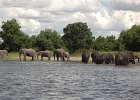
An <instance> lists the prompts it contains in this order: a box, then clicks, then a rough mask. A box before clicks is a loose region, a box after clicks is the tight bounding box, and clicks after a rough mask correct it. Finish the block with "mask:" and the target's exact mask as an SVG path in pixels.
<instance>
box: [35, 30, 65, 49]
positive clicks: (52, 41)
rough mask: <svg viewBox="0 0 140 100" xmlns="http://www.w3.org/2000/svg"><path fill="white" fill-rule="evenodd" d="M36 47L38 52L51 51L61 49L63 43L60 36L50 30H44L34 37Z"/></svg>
mask: <svg viewBox="0 0 140 100" xmlns="http://www.w3.org/2000/svg"><path fill="white" fill-rule="evenodd" d="M36 46H37V47H38V48H39V50H46V49H48V50H53V49H57V48H61V46H63V41H62V39H61V36H60V35H59V34H58V33H57V32H56V31H53V30H51V29H45V30H44V31H41V32H40V34H39V35H37V37H36Z"/></svg>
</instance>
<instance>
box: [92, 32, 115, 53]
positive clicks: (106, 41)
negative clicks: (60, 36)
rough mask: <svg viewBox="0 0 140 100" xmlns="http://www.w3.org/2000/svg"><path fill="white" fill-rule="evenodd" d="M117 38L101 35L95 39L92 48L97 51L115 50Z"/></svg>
mask: <svg viewBox="0 0 140 100" xmlns="http://www.w3.org/2000/svg"><path fill="white" fill-rule="evenodd" d="M116 43H117V40H116V39H115V36H113V35H111V36H107V37H106V38H105V37H103V36H99V37H97V38H96V39H95V42H94V47H93V49H95V50H97V51H115V50H116Z"/></svg>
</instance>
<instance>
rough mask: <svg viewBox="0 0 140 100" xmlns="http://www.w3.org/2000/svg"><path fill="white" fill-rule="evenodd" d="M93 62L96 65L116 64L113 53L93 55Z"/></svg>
mask: <svg viewBox="0 0 140 100" xmlns="http://www.w3.org/2000/svg"><path fill="white" fill-rule="evenodd" d="M91 58H92V62H94V63H96V64H103V63H105V64H109V63H114V56H113V55H112V54H111V53H103V54H99V53H98V52H97V51H94V52H92V53H91Z"/></svg>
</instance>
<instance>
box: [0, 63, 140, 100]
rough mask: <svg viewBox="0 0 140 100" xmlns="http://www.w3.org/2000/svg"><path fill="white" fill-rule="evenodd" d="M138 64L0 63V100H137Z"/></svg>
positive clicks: (139, 80)
mask: <svg viewBox="0 0 140 100" xmlns="http://www.w3.org/2000/svg"><path fill="white" fill-rule="evenodd" d="M139 83H140V68H139V64H136V65H130V66H129V67H115V66H114V65H95V64H82V63H78V62H53V61H50V62H35V61H34V62H31V61H27V62H20V61H0V100H140V84H139Z"/></svg>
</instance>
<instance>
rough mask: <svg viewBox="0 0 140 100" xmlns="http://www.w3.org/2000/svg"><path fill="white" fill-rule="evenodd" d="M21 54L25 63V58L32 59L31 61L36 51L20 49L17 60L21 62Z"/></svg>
mask: <svg viewBox="0 0 140 100" xmlns="http://www.w3.org/2000/svg"><path fill="white" fill-rule="evenodd" d="M21 54H23V56H24V61H26V56H29V57H32V60H34V59H35V57H36V51H35V50H34V49H31V48H30V49H27V48H21V49H20V50H19V58H20V60H21Z"/></svg>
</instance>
